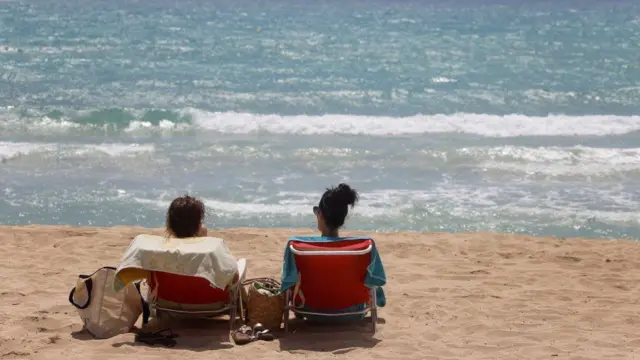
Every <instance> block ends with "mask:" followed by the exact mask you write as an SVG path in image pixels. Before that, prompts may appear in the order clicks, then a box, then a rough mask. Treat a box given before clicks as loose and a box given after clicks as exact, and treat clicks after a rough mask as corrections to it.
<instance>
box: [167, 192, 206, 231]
mask: <svg viewBox="0 0 640 360" xmlns="http://www.w3.org/2000/svg"><path fill="white" fill-rule="evenodd" d="M203 221H204V204H203V203H202V201H200V200H198V199H196V198H194V197H191V196H188V195H185V196H182V197H179V198H176V199H175V200H173V201H172V202H171V205H169V210H167V231H168V232H169V233H170V234H171V235H173V236H175V237H177V238H188V237H195V236H198V234H199V232H200V227H201V226H202V223H203Z"/></svg>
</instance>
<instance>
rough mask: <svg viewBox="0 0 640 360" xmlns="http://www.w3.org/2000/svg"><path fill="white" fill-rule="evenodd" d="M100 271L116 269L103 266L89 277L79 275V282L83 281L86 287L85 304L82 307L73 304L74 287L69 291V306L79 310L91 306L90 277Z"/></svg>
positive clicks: (91, 288)
mask: <svg viewBox="0 0 640 360" xmlns="http://www.w3.org/2000/svg"><path fill="white" fill-rule="evenodd" d="M102 269H108V270H116V268H115V267H113V266H103V267H101V268H100V269H98V270H96V271H94V272H93V274H91V275H79V276H78V277H79V278H80V279H81V280H84V284H85V286H86V287H87V303H86V304H84V305H78V304H76V303H75V301H73V295H74V294H75V293H76V288H75V287H74V288H73V289H71V292H70V293H69V302H70V303H71V305H73V306H75V307H77V308H78V309H80V310H84V309H86V308H88V307H89V305H91V291H92V290H93V280H92V279H91V277H92V276H93V275H95V274H96V273H97V272H98V271H100V270H102Z"/></svg>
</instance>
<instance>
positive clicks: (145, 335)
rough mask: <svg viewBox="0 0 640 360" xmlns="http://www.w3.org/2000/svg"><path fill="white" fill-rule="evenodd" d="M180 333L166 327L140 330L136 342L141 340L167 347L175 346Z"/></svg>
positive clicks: (148, 343)
mask: <svg viewBox="0 0 640 360" xmlns="http://www.w3.org/2000/svg"><path fill="white" fill-rule="evenodd" d="M177 337H178V335H177V334H174V333H173V332H172V331H171V329H164V330H160V331H156V332H142V331H141V332H138V333H137V334H136V337H135V341H136V342H141V343H143V344H147V345H151V346H153V345H163V346H166V347H170V348H172V347H174V346H176V341H175V340H174V339H175V338H177Z"/></svg>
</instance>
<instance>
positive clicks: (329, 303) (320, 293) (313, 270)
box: [290, 239, 373, 310]
mask: <svg viewBox="0 0 640 360" xmlns="http://www.w3.org/2000/svg"><path fill="white" fill-rule="evenodd" d="M372 243H373V242H372V240H371V239H366V240H344V241H336V242H327V243H308V242H297V241H292V242H290V245H292V246H293V248H294V249H295V250H300V251H309V252H313V251H322V250H328V251H336V250H341V251H345V250H348V251H357V250H365V249H367V248H368V247H369V246H371V245H372ZM294 256H295V262H296V267H297V268H298V272H299V273H300V290H302V293H303V294H304V298H305V304H304V306H305V307H309V308H313V309H317V310H341V309H346V308H349V307H351V306H354V305H357V304H364V303H368V302H369V300H370V292H371V289H370V288H368V287H366V286H365V285H364V279H365V276H366V274H367V268H368V267H369V264H370V262H371V253H366V254H364V255H316V256H314V255H294ZM300 301H301V299H300V297H299V296H298V298H297V299H296V303H299V302H300Z"/></svg>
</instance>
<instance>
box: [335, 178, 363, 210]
mask: <svg viewBox="0 0 640 360" xmlns="http://www.w3.org/2000/svg"><path fill="white" fill-rule="evenodd" d="M334 193H335V196H336V198H338V199H340V202H342V203H343V204H344V205H345V206H347V205H351V207H353V206H354V205H355V204H356V203H357V202H358V198H359V197H358V192H357V191H356V190H354V189H352V188H351V186H349V185H347V184H344V183H341V184H340V185H338V187H337V188H335V190H334Z"/></svg>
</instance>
